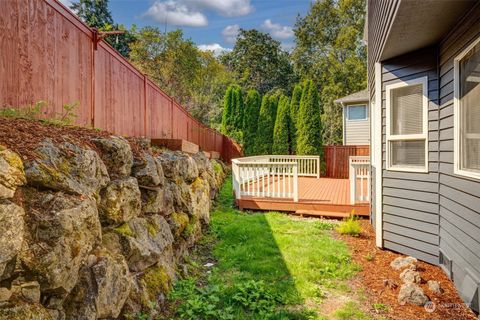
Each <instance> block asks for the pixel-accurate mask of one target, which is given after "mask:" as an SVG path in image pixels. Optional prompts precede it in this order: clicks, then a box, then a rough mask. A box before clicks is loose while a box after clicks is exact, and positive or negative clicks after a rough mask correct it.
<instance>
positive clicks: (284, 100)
mask: <svg viewBox="0 0 480 320" xmlns="http://www.w3.org/2000/svg"><path fill="white" fill-rule="evenodd" d="M292 125H293V123H292V120H291V116H290V99H289V98H288V97H286V96H281V97H280V99H279V102H278V109H277V118H276V120H275V128H274V130H273V147H272V153H273V154H291V152H292V136H291V134H290V133H291V127H292Z"/></svg>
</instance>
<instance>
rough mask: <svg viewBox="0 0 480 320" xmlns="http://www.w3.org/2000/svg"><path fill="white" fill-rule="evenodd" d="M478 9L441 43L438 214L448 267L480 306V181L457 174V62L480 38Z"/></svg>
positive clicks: (468, 298) (466, 296) (463, 290)
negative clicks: (454, 116)
mask: <svg viewBox="0 0 480 320" xmlns="http://www.w3.org/2000/svg"><path fill="white" fill-rule="evenodd" d="M479 21H480V6H478V5H477V6H476V7H475V8H474V9H473V10H472V11H470V13H469V14H468V15H467V16H466V17H465V19H464V20H463V21H461V22H460V23H459V24H458V26H457V27H456V28H454V29H453V30H452V31H451V33H450V34H449V35H448V36H447V37H446V38H445V39H444V40H443V41H442V43H441V44H440V48H439V52H440V59H439V67H440V68H439V75H440V81H439V87H440V95H439V98H440V100H439V101H440V112H439V143H438V147H439V154H440V155H439V169H440V170H439V172H440V175H439V178H440V179H439V212H440V250H441V251H442V253H443V254H444V255H446V257H447V258H449V259H451V260H452V267H453V268H452V270H449V267H448V263H445V265H444V269H446V271H447V273H451V274H452V275H453V280H454V282H455V285H456V286H457V288H458V289H459V292H460V294H461V295H462V298H463V299H464V300H465V301H466V302H467V303H473V304H472V307H473V309H475V310H479V308H478V299H479V297H478V296H477V297H475V292H477V290H478V289H477V288H478V285H479V284H480V181H479V180H476V179H471V178H466V177H464V176H460V175H456V174H454V167H453V163H454V129H453V97H454V82H453V80H454V76H453V75H454V70H453V60H454V58H455V57H456V56H457V55H458V54H460V52H462V51H463V50H464V49H465V48H466V47H467V46H468V45H469V44H470V43H472V42H473V41H474V40H476V39H478V38H479V37H480V23H479ZM478 294H479V293H478V292H477V295H478Z"/></svg>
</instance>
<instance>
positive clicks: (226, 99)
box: [221, 86, 234, 135]
mask: <svg viewBox="0 0 480 320" xmlns="http://www.w3.org/2000/svg"><path fill="white" fill-rule="evenodd" d="M233 92H234V87H233V86H230V87H228V88H227V90H226V91H225V95H224V96H223V113H222V126H221V129H222V133H223V134H227V135H228V134H229V133H230V131H231V130H232V127H233V116H234V113H233V112H234V110H233V107H234V104H233V98H234V93H233Z"/></svg>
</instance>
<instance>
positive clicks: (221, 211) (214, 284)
mask: <svg viewBox="0 0 480 320" xmlns="http://www.w3.org/2000/svg"><path fill="white" fill-rule="evenodd" d="M232 204H233V196H232V181H231V179H228V178H227V179H226V182H225V185H224V186H223V188H222V189H221V190H220V194H219V199H218V203H217V206H216V207H215V210H214V212H213V213H212V215H211V218H212V221H211V235H210V237H211V239H216V240H215V241H216V243H215V245H214V248H213V257H212V258H213V259H214V260H215V261H217V264H216V266H215V267H213V268H212V269H210V273H209V275H208V276H206V278H202V279H196V278H187V279H183V280H180V281H177V283H176V284H175V285H174V289H173V292H172V293H171V294H170V295H169V300H170V302H171V304H173V305H177V306H178V308H177V313H176V318H179V319H238V320H240V319H242V320H243V319H258V320H264V319H271V320H273V319H278V320H280V319H281V320H294V319H298V320H300V319H301V320H307V319H323V318H320V317H318V315H317V312H315V311H313V310H309V309H307V308H306V307H305V304H306V303H305V301H310V302H311V301H316V300H321V299H322V297H323V296H324V294H322V288H325V287H327V286H328V287H329V288H333V289H339V288H340V287H342V285H344V283H345V282H344V280H347V279H349V278H350V277H352V276H353V275H354V274H355V272H356V270H357V268H356V266H355V265H354V264H352V261H351V257H350V254H349V252H348V249H347V246H346V245H345V244H344V243H342V242H341V241H338V240H335V239H334V238H332V237H331V236H330V235H329V232H328V231H326V230H331V229H332V228H333V224H332V223H328V222H327V223H325V222H322V221H320V220H306V219H305V220H299V219H292V218H291V217H289V216H287V215H284V214H279V213H272V212H269V213H244V212H241V211H238V210H235V209H234V208H233V206H232ZM202 256H203V255H202Z"/></svg>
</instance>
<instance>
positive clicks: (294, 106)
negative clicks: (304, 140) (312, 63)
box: [290, 84, 303, 154]
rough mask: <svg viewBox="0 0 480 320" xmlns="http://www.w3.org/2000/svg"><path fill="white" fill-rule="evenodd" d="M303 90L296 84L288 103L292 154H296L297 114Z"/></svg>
mask: <svg viewBox="0 0 480 320" xmlns="http://www.w3.org/2000/svg"><path fill="white" fill-rule="evenodd" d="M302 93H303V88H302V85H300V84H297V85H295V87H294V88H293V93H292V100H291V101H290V117H291V120H292V125H291V127H290V130H291V131H290V136H291V137H292V154H295V153H296V149H297V130H298V125H297V122H298V114H299V112H300V102H301V100H302Z"/></svg>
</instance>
